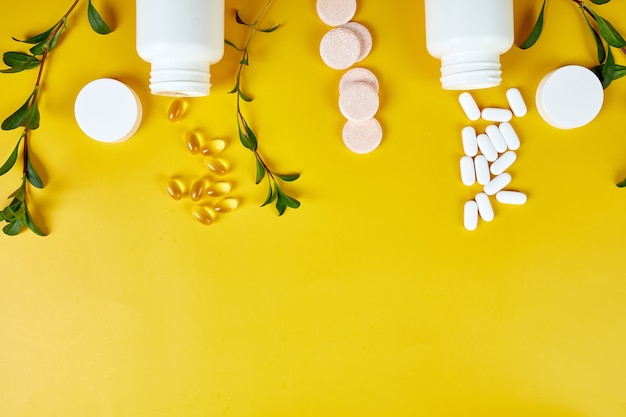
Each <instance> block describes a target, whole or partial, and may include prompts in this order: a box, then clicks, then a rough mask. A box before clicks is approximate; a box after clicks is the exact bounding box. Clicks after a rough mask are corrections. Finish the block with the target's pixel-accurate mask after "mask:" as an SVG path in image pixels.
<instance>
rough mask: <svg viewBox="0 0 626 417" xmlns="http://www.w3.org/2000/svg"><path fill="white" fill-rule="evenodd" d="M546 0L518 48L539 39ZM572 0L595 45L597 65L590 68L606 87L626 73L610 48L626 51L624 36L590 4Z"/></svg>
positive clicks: (603, 1)
mask: <svg viewBox="0 0 626 417" xmlns="http://www.w3.org/2000/svg"><path fill="white" fill-rule="evenodd" d="M546 1H547V0H543V4H542V6H541V10H540V12H539V16H538V17H537V21H536V22H535V25H534V26H533V29H532V30H531V32H530V34H529V35H528V38H526V40H525V41H524V42H522V44H521V45H520V48H522V49H527V48H530V47H531V46H533V45H534V44H535V43H536V42H537V40H539V37H540V36H541V32H542V30H543V23H544V15H545V9H546ZM572 1H573V2H574V3H576V4H577V5H578V7H579V8H580V11H581V14H582V17H583V19H584V20H585V23H586V25H587V27H588V28H589V31H590V32H591V35H592V37H593V40H594V42H595V45H596V53H597V60H598V65H596V66H594V67H593V68H591V70H592V71H593V72H594V73H595V74H596V76H597V77H598V78H599V79H600V81H601V82H602V87H604V88H607V87H608V86H609V85H610V84H611V83H612V82H613V81H615V80H617V79H619V78H622V77H623V76H625V75H626V66H623V65H618V64H616V63H615V57H614V55H613V49H612V48H617V49H619V50H621V51H622V52H624V53H626V40H624V37H623V36H622V35H621V34H620V32H619V31H618V30H617V29H615V27H614V26H613V25H612V24H611V22H609V21H608V20H607V19H605V18H603V17H602V16H600V15H599V14H598V13H597V12H596V11H595V10H594V9H592V8H591V6H589V5H588V4H586V3H585V2H584V1H582V0H572ZM590 1H591V2H592V3H593V4H595V5H602V4H607V3H609V2H610V1H611V0H590ZM605 43H606V45H605Z"/></svg>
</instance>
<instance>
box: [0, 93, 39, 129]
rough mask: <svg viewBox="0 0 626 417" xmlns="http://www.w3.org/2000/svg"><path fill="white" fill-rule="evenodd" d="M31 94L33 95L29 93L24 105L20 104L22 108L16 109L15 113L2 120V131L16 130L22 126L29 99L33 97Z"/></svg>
mask: <svg viewBox="0 0 626 417" xmlns="http://www.w3.org/2000/svg"><path fill="white" fill-rule="evenodd" d="M33 94H35V93H34V92H33V93H31V95H30V96H28V99H27V100H26V102H25V103H24V104H22V107H20V108H19V109H17V111H16V112H15V113H13V114H12V115H10V116H9V117H7V118H6V119H5V120H4V122H2V125H1V126H0V127H2V130H13V129H17V128H18V127H20V126H21V125H22V120H24V117H25V116H26V113H27V112H28V104H29V102H30V99H31V98H32V97H33Z"/></svg>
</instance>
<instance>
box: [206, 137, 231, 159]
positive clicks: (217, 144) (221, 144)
mask: <svg viewBox="0 0 626 417" xmlns="http://www.w3.org/2000/svg"><path fill="white" fill-rule="evenodd" d="M224 148H226V141H224V139H212V140H210V141H209V142H207V143H205V144H204V145H203V146H202V148H200V152H202V155H205V156H211V155H217V154H218V153H220V152H222V151H223V150H224Z"/></svg>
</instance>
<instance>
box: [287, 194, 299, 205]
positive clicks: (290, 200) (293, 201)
mask: <svg viewBox="0 0 626 417" xmlns="http://www.w3.org/2000/svg"><path fill="white" fill-rule="evenodd" d="M284 199H285V204H287V207H291V208H292V209H297V208H298V207H300V202H299V201H298V200H296V199H295V198H293V197H290V196H288V195H287V194H285V195H284Z"/></svg>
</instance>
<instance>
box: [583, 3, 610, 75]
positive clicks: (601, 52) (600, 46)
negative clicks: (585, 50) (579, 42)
mask: <svg viewBox="0 0 626 417" xmlns="http://www.w3.org/2000/svg"><path fill="white" fill-rule="evenodd" d="M580 10H581V12H582V14H583V17H584V18H585V22H586V23H587V27H588V28H589V30H590V31H591V34H592V35H593V39H594V40H595V42H596V50H597V54H598V63H599V64H602V63H603V62H604V60H605V59H606V49H605V48H604V43H603V42H602V38H601V37H600V35H599V34H598V32H597V31H596V29H595V28H594V27H593V26H591V22H589V18H588V17H587V13H585V10H584V9H583V8H581V9H580Z"/></svg>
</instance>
